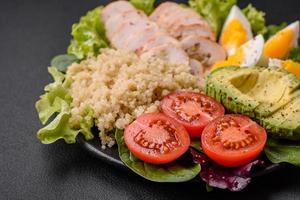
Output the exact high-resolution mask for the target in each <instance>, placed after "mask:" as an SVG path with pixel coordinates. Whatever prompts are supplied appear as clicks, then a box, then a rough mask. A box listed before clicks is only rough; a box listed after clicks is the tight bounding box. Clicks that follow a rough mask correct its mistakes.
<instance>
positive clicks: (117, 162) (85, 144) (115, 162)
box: [76, 135, 289, 178]
mask: <svg viewBox="0 0 300 200" xmlns="http://www.w3.org/2000/svg"><path fill="white" fill-rule="evenodd" d="M76 140H77V142H78V143H79V144H80V146H81V147H82V148H83V149H84V150H86V151H88V152H89V153H90V154H92V155H93V156H95V157H96V158H98V159H100V160H102V161H104V162H106V163H108V164H110V165H112V166H114V167H116V168H119V169H121V170H125V171H130V172H132V170H131V169H130V168H128V167H127V166H126V165H125V164H124V163H123V162H122V161H121V159H120V158H118V159H117V158H114V157H113V156H110V155H109V154H106V153H105V152H103V151H101V150H99V147H98V148H97V147H95V145H93V144H91V143H90V141H87V140H85V139H84V137H83V136H82V135H79V136H78V137H77V138H76ZM93 140H95V138H94V139H93ZM116 145H117V144H116ZM288 165H289V164H288V163H272V164H271V165H270V166H268V167H266V168H265V169H264V170H261V171H257V172H255V173H253V174H252V178H256V177H261V176H264V175H268V174H271V173H273V172H276V171H279V170H281V169H282V168H285V167H287V166H288Z"/></svg>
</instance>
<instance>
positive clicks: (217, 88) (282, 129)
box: [205, 67, 300, 140]
mask: <svg viewBox="0 0 300 200" xmlns="http://www.w3.org/2000/svg"><path fill="white" fill-rule="evenodd" d="M205 91H206V94H207V95H209V96H212V97H214V98H215V99H216V100H217V101H219V102H220V103H222V104H223V105H224V106H225V108H226V109H227V110H228V111H230V112H234V113H239V114H244V115H247V116H249V117H252V118H253V119H255V120H256V121H257V122H258V123H260V124H261V125H262V126H263V127H265V128H266V130H267V131H268V132H269V133H270V134H271V135H272V136H274V137H278V138H284V139H290V140H300V80H299V79H298V78H297V77H296V76H295V75H293V74H291V73H288V72H287V71H285V70H284V69H280V68H265V67H247V68H246V67H224V68H220V69H217V70H215V71H213V72H212V73H211V74H210V75H209V76H208V77H207V79H206V87H205Z"/></svg>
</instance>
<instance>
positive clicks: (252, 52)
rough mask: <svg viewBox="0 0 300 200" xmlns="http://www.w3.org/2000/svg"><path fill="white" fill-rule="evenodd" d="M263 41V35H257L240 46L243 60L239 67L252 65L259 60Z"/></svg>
mask: <svg viewBox="0 0 300 200" xmlns="http://www.w3.org/2000/svg"><path fill="white" fill-rule="evenodd" d="M264 43H265V40H264V37H263V36H262V35H257V36H256V37H255V38H253V39H252V40H249V41H248V42H246V43H245V44H243V45H242V46H241V48H242V49H243V52H244V61H243V63H242V64H241V67H252V66H255V65H257V64H258V63H259V62H260V60H261V58H262V54H263V48H264Z"/></svg>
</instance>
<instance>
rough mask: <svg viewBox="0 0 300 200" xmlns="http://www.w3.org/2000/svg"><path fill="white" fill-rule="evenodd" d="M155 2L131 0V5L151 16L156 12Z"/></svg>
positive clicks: (150, 0)
mask: <svg viewBox="0 0 300 200" xmlns="http://www.w3.org/2000/svg"><path fill="white" fill-rule="evenodd" d="M154 2H155V0H130V3H131V4H132V5H133V6H134V7H135V8H137V9H139V10H142V11H144V12H145V13H146V14H147V15H150V14H151V13H152V11H153V10H154Z"/></svg>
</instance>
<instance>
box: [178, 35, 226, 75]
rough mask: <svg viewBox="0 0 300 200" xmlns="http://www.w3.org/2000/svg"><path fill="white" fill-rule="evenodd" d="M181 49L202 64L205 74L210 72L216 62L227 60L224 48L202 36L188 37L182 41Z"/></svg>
mask: <svg viewBox="0 0 300 200" xmlns="http://www.w3.org/2000/svg"><path fill="white" fill-rule="evenodd" d="M181 47H182V48H183V49H184V50H185V52H186V53H187V54H188V55H189V57H190V58H192V59H195V60H198V61H200V62H201V63H202V65H203V66H204V72H206V71H208V70H210V67H211V66H212V65H213V64H214V63H215V62H216V61H219V60H225V59H226V52H225V50H224V48H223V47H222V46H220V45H219V44H218V43H216V42H213V41H211V40H208V39H206V38H203V37H201V36H195V35H191V36H188V37H186V38H185V39H183V40H182V41H181Z"/></svg>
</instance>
